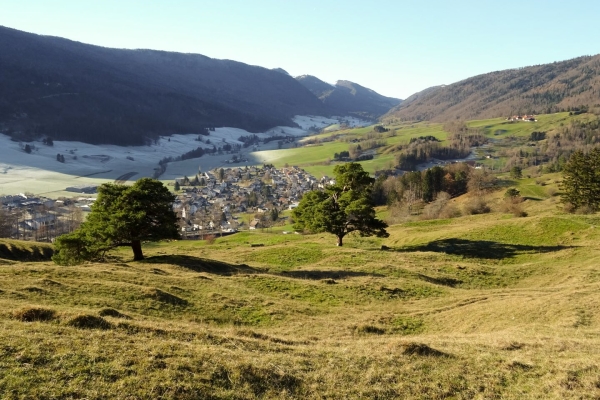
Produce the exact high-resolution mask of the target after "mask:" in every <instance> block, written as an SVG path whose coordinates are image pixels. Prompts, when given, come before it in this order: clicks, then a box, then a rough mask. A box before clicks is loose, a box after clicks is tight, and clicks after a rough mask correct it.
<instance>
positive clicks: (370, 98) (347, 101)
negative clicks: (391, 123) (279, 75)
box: [296, 75, 402, 119]
mask: <svg viewBox="0 0 600 400" xmlns="http://www.w3.org/2000/svg"><path fill="white" fill-rule="evenodd" d="M296 79H297V80H298V82H300V83H301V84H302V85H304V86H305V87H306V88H307V89H308V90H310V91H311V92H312V93H313V94H314V95H315V96H317V97H318V98H319V99H320V100H321V101H322V102H323V104H325V105H326V106H327V107H328V108H329V109H330V110H332V112H334V113H337V114H340V115H354V116H358V117H363V118H371V119H376V118H378V117H380V116H381V115H383V114H385V113H386V112H388V111H389V110H390V109H391V108H392V107H394V106H397V105H398V104H401V102H402V100H400V99H396V98H393V97H386V96H382V95H380V94H379V93H377V92H375V91H374V90H371V89H368V88H366V87H364V86H361V85H359V84H357V83H354V82H350V81H345V80H339V81H337V82H336V84H335V85H330V84H329V83H327V82H323V81H322V80H320V79H319V78H317V77H314V76H311V75H301V76H298V77H296Z"/></svg>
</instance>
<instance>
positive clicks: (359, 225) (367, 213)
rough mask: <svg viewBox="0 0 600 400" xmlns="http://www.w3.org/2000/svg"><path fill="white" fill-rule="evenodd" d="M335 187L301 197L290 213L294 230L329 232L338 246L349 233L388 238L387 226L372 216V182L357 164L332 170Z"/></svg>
mask: <svg viewBox="0 0 600 400" xmlns="http://www.w3.org/2000/svg"><path fill="white" fill-rule="evenodd" d="M333 171H334V173H335V180H336V183H335V185H329V186H327V187H326V188H325V189H324V190H323V191H318V190H313V191H311V192H308V193H306V194H305V195H304V197H303V198H302V200H301V201H300V203H299V205H298V207H296V208H295V209H294V211H292V215H293V218H294V221H295V224H294V228H295V229H297V230H302V231H308V232H313V233H316V232H329V233H332V234H334V235H335V236H336V237H337V245H338V246H342V244H343V242H342V240H343V238H344V236H346V235H347V234H349V233H351V232H355V231H356V232H358V233H359V234H360V235H361V236H373V235H375V236H377V237H388V236H389V234H388V233H387V231H386V230H385V228H387V224H386V223H385V222H383V221H381V220H379V219H377V218H376V217H375V209H374V207H373V202H372V200H371V191H372V189H373V183H374V182H375V180H374V179H373V178H371V177H370V176H369V174H368V173H367V172H366V171H364V170H363V168H362V166H361V165H360V164H358V163H348V164H343V165H338V166H336V167H335V168H334V170H333Z"/></svg>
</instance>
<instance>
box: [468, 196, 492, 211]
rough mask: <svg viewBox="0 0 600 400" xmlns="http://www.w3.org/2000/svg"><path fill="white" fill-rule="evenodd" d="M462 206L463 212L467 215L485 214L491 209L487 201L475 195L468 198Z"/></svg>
mask: <svg viewBox="0 0 600 400" xmlns="http://www.w3.org/2000/svg"><path fill="white" fill-rule="evenodd" d="M464 208H465V214H467V215H476V214H487V213H489V212H490V211H491V210H490V207H489V206H488V204H487V202H486V201H485V200H484V199H482V198H481V197H476V198H473V199H471V200H469V201H468V202H467V203H466V204H465V206H464Z"/></svg>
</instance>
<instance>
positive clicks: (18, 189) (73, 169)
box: [0, 116, 335, 198]
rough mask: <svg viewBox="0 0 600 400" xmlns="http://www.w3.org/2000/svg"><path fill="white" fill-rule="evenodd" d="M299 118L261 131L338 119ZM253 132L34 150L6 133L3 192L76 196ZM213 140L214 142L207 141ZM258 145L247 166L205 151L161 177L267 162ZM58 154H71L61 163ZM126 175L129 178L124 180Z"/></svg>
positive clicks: (291, 130)
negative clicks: (71, 189) (83, 187)
mask: <svg viewBox="0 0 600 400" xmlns="http://www.w3.org/2000/svg"><path fill="white" fill-rule="evenodd" d="M295 122H296V123H297V124H298V125H299V126H300V127H276V128H273V129H270V130H269V131H267V132H263V133H257V134H256V135H257V136H259V137H261V138H265V137H269V136H273V135H282V134H284V135H290V136H295V137H302V136H306V135H308V133H309V132H308V131H307V129H309V128H310V127H314V126H316V127H317V128H322V127H325V126H328V125H329V124H331V123H333V122H335V120H332V119H330V118H324V117H316V116H297V117H296V118H295ZM248 135H252V133H250V132H247V131H244V130H242V129H237V128H217V129H216V130H215V131H212V132H210V135H209V136H206V137H202V139H203V140H204V142H200V141H198V140H196V139H197V138H198V135H197V134H187V135H186V134H179V135H172V136H170V137H162V138H160V139H159V140H158V141H157V142H156V143H152V144H149V145H148V146H130V147H122V146H114V145H91V144H87V143H81V142H68V141H58V140H57V141H54V145H53V146H46V145H44V144H42V142H41V141H38V142H31V143H29V144H30V146H32V148H33V150H32V152H31V154H27V153H25V151H24V150H23V149H22V147H23V146H24V143H18V142H13V141H11V140H10V138H9V137H8V136H6V135H3V134H0V195H2V194H17V193H24V192H30V193H33V194H43V195H45V196H46V197H50V198H57V197H60V196H69V197H70V196H73V195H74V194H73V192H67V191H65V189H66V188H67V187H68V186H78V185H100V184H102V183H105V182H114V181H115V180H118V181H121V182H125V181H127V180H132V181H135V180H137V179H139V178H142V177H149V176H152V175H153V173H154V169H155V168H156V167H157V166H158V162H159V161H160V160H161V159H163V158H164V157H173V158H175V157H178V156H181V155H182V154H184V153H186V152H189V151H191V150H194V149H196V148H197V147H203V148H212V147H213V146H214V145H216V146H222V145H224V144H226V143H229V144H232V145H233V144H241V142H240V141H238V140H237V139H238V138H239V137H240V136H248ZM207 140H209V141H210V143H206V141H207ZM276 148H277V141H271V142H269V143H268V144H263V145H262V146H261V150H268V149H276ZM255 153H256V152H254V151H253V149H252V148H247V149H243V150H242V152H241V154H239V155H238V156H239V157H240V158H241V157H244V158H246V159H247V160H248V161H247V162H245V163H243V164H228V163H227V161H228V160H230V159H231V158H232V155H231V154H223V155H205V156H203V157H201V158H195V159H188V160H183V161H175V162H171V163H169V165H168V167H167V171H166V172H165V173H164V174H163V175H161V177H160V179H161V180H165V181H173V180H174V179H175V178H181V177H183V176H184V175H188V176H193V175H195V174H196V173H197V172H198V168H199V167H200V168H201V169H202V170H203V171H208V170H210V169H213V168H218V167H226V166H232V165H237V166H240V165H242V166H243V165H255V164H261V163H262V162H263V161H264V159H261V158H259V157H257V156H256V155H255ZM57 154H62V155H63V156H64V157H65V162H64V163H61V162H58V161H57V160H56V159H57ZM123 177H126V179H125V180H123V179H122V178H123Z"/></svg>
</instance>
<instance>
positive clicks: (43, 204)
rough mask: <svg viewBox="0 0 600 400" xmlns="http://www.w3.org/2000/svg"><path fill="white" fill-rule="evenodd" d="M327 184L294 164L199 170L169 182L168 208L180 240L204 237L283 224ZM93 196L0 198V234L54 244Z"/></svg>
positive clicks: (75, 222)
mask: <svg viewBox="0 0 600 400" xmlns="http://www.w3.org/2000/svg"><path fill="white" fill-rule="evenodd" d="M331 183H334V181H333V180H331V179H330V178H328V177H326V176H325V177H323V178H321V179H319V180H317V179H316V178H315V177H313V176H312V175H310V174H308V173H307V172H306V171H304V170H303V169H301V168H298V167H286V168H281V169H276V168H274V167H273V166H272V165H263V166H246V167H239V168H237V167H234V168H218V169H213V170H211V171H207V172H198V174H197V175H196V176H195V177H193V178H192V179H189V178H188V177H184V178H179V179H176V180H175V181H174V183H172V184H170V185H173V186H174V188H173V189H175V193H176V196H177V197H176V200H175V202H174V204H173V210H174V211H175V212H176V213H177V216H178V217H179V221H180V222H179V223H180V227H181V235H182V238H184V239H203V238H204V237H205V236H206V235H227V234H231V233H235V232H237V231H238V230H240V229H244V230H247V229H249V230H254V229H265V228H270V227H272V226H274V225H276V224H283V223H286V221H287V218H288V217H286V216H283V215H282V213H283V211H285V210H290V209H293V208H294V207H296V206H297V205H298V202H299V201H300V199H301V197H302V195H303V194H304V193H306V192H307V191H310V190H314V189H317V188H319V187H324V186H325V185H327V184H331ZM95 200H96V199H95V197H73V198H65V197H63V198H59V199H56V200H55V199H50V198H46V197H43V196H40V195H33V194H30V193H24V194H23V193H20V194H16V195H5V196H0V237H5V238H15V239H21V240H33V241H41V242H54V240H55V239H56V238H57V237H58V236H60V235H62V234H65V233H70V232H73V231H74V230H75V229H77V228H78V227H79V225H81V223H82V222H83V220H84V219H85V218H84V216H85V213H87V212H89V211H90V206H91V205H92V204H93V203H94V201H95Z"/></svg>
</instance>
